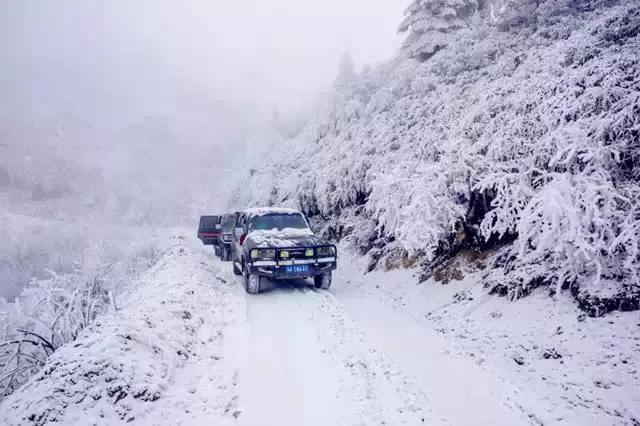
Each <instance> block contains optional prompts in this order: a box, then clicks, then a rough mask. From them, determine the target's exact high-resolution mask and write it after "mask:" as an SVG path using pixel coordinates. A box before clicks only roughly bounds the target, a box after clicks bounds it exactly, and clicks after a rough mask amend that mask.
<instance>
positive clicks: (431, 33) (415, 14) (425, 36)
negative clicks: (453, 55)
mask: <svg viewBox="0 0 640 426" xmlns="http://www.w3.org/2000/svg"><path fill="white" fill-rule="evenodd" d="M482 3H483V2H482V1H481V0H414V1H413V2H412V3H411V4H410V5H409V7H408V8H407V10H406V11H405V15H406V16H405V19H404V21H403V22H402V24H401V25H400V28H399V31H400V32H402V33H404V32H406V33H408V35H407V38H406V40H405V42H404V45H403V49H404V51H405V53H406V54H407V55H408V56H409V57H411V58H417V59H420V60H426V59H428V58H430V57H431V56H433V55H434V54H435V53H436V52H438V51H439V50H441V49H443V48H444V47H446V46H447V45H448V44H449V43H450V41H451V37H452V36H453V35H455V33H458V32H460V31H463V30H467V29H469V27H470V25H471V16H472V15H473V14H474V13H475V12H476V11H477V10H478V9H479V8H480V6H481V5H482Z"/></svg>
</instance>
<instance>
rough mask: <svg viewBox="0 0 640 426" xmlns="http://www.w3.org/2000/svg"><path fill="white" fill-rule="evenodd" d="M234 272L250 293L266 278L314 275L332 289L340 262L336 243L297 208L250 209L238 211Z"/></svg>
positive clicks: (315, 280) (319, 285) (320, 285)
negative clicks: (317, 231)
mask: <svg viewBox="0 0 640 426" xmlns="http://www.w3.org/2000/svg"><path fill="white" fill-rule="evenodd" d="M231 247H232V253H231V256H232V263H233V272H234V273H235V274H236V275H242V276H243V282H244V288H245V290H246V291H247V293H250V294H256V293H259V292H260V291H261V290H262V289H264V287H265V284H266V283H265V280H267V279H276V280H281V279H306V278H310V277H313V283H314V286H315V287H316V288H319V289H325V290H327V289H329V287H330V286H331V279H332V271H333V270H335V269H336V266H337V249H336V246H335V245H333V244H331V243H329V242H328V241H326V240H324V239H322V238H320V237H318V236H317V235H315V234H314V233H313V231H312V230H311V227H310V226H309V221H308V220H307V218H306V217H305V216H304V215H303V214H302V213H301V212H300V211H298V210H294V209H284V208H256V209H248V210H244V211H242V212H239V213H238V214H237V218H236V223H235V227H234V229H233V235H232V243H231Z"/></svg>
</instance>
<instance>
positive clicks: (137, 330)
mask: <svg viewBox="0 0 640 426" xmlns="http://www.w3.org/2000/svg"><path fill="white" fill-rule="evenodd" d="M209 261H210V259H209V258H208V257H207V256H205V254H204V253H202V252H200V251H198V250H194V249H190V248H188V246H185V245H184V244H182V243H181V242H180V240H177V241H176V243H175V245H174V246H173V247H171V248H170V249H168V250H167V251H166V252H165V253H164V254H163V255H162V256H161V258H160V260H159V261H158V263H157V264H156V265H155V266H154V267H152V268H151V269H150V270H149V271H147V272H146V273H145V274H143V275H142V276H141V277H140V279H139V280H136V281H135V282H134V283H131V284H132V285H131V290H130V294H128V295H126V296H125V297H124V298H123V300H124V302H123V306H121V307H120V309H119V310H118V312H117V313H115V314H112V315H106V316H103V317H101V318H99V319H98V321H97V322H96V323H95V324H93V325H91V326H90V327H89V328H87V329H86V330H85V331H83V332H82V333H81V335H80V336H78V338H77V339H76V340H75V341H74V342H71V343H69V344H67V345H65V346H63V347H62V348H61V349H59V350H58V351H56V352H55V353H54V354H53V355H52V356H51V357H50V358H49V360H48V361H47V363H46V365H45V366H44V368H42V370H41V371H40V372H38V373H37V374H36V375H35V376H34V377H33V378H32V379H31V380H29V382H28V383H27V384H26V385H24V386H23V387H21V388H20V389H19V390H18V391H16V392H15V393H13V394H12V395H10V396H9V397H7V398H6V399H5V400H4V401H2V403H1V404H0V423H1V424H3V425H21V424H35V425H42V424H46V423H50V422H59V423H62V424H89V423H91V424H93V423H96V422H97V423H100V424H104V423H113V422H118V423H119V422H123V421H134V420H136V421H142V422H145V421H146V422H151V423H154V422H155V423H157V422H158V421H160V422H162V423H172V421H171V420H170V419H178V418H180V419H182V421H185V419H184V418H183V417H185V416H186V418H188V413H184V411H182V410H180V409H179V408H176V405H177V406H178V407H179V404H180V401H181V400H184V399H185V398H192V397H193V395H192V394H191V393H189V389H190V388H191V387H190V386H189V385H188V384H186V383H180V384H177V383H178V382H179V381H180V380H181V375H182V374H183V373H184V372H185V371H186V369H188V368H189V366H190V362H191V361H192V359H194V357H195V356H196V355H200V357H199V358H198V359H199V360H201V359H205V360H207V362H208V364H207V365H206V371H200V372H199V374H200V375H204V374H206V375H207V377H209V378H210V380H211V381H212V382H213V385H212V387H213V388H214V389H215V391H212V392H211V393H209V395H208V396H209V397H210V398H212V399H211V400H210V401H208V403H203V405H206V408H203V412H201V413H198V418H200V419H202V418H207V419H209V420H210V421H211V422H213V423H215V424H224V422H225V421H227V420H229V421H230V419H233V410H232V409H231V408H232V406H233V400H234V395H233V388H232V387H227V384H229V383H231V382H232V379H231V376H232V375H233V371H232V370H230V369H229V368H228V367H227V364H226V362H225V355H226V354H225V352H224V348H223V343H224V339H225V338H226V335H225V333H226V331H227V328H228V326H229V325H230V324H233V322H234V318H235V315H237V312H241V309H238V306H237V304H238V303H241V299H239V298H237V296H236V297H235V298H234V299H233V301H231V299H230V294H231V286H232V283H229V282H228V281H227V279H225V278H224V277H223V276H219V275H217V274H216V272H214V271H213V270H210V269H208V268H206V266H204V265H205V262H209ZM205 355H206V356H205ZM199 368H205V367H204V366H199ZM192 373H193V372H192ZM185 375H187V376H189V377H190V378H191V379H193V378H194V377H196V375H195V374H185ZM217 381H219V382H220V383H224V388H223V389H216V387H215V386H214V385H215V383H216V382H217ZM163 416H165V417H163ZM166 416H168V417H166ZM176 421H177V420H176ZM187 422H188V421H187Z"/></svg>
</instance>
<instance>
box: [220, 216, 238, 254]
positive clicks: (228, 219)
mask: <svg viewBox="0 0 640 426" xmlns="http://www.w3.org/2000/svg"><path fill="white" fill-rule="evenodd" d="M237 215H238V213H233V214H225V215H224V216H223V217H222V219H221V220H220V227H221V229H220V239H219V241H220V253H219V254H220V259H221V260H222V261H223V262H227V261H230V260H231V243H232V238H233V227H234V225H235V223H236V218H237Z"/></svg>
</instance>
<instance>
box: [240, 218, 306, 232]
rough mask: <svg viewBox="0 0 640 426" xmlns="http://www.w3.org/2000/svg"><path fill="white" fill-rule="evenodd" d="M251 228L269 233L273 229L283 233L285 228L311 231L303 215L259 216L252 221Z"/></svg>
mask: <svg viewBox="0 0 640 426" xmlns="http://www.w3.org/2000/svg"><path fill="white" fill-rule="evenodd" d="M249 228H250V230H251V231H268V230H273V229H277V230H279V231H282V230H283V229H285V228H294V229H309V227H308V226H307V221H306V220H305V219H304V217H302V215H301V214H268V215H264V216H257V217H254V218H253V219H252V220H251V224H250V226H249Z"/></svg>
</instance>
